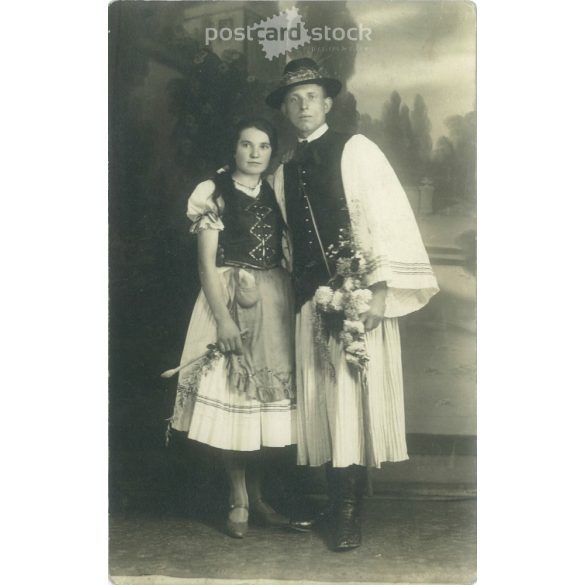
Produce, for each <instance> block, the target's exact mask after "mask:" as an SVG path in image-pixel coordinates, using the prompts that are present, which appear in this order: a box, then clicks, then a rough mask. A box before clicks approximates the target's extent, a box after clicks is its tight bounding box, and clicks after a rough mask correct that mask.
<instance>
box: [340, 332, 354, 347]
mask: <svg viewBox="0 0 585 585" xmlns="http://www.w3.org/2000/svg"><path fill="white" fill-rule="evenodd" d="M339 341H340V343H342V344H343V347H347V346H348V345H350V344H351V343H353V335H352V334H351V333H349V332H348V331H340V333H339Z"/></svg>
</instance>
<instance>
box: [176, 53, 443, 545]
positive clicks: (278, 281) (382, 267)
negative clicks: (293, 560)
mask: <svg viewBox="0 0 585 585" xmlns="http://www.w3.org/2000/svg"><path fill="white" fill-rule="evenodd" d="M340 90H341V83H340V82H339V81H338V80H335V79H331V78H329V77H326V76H324V75H323V74H322V73H321V71H320V70H319V68H318V66H317V64H316V63H315V62H314V61H312V60H311V59H306V58H303V59H297V60H295V61H291V62H290V63H289V64H288V65H287V66H286V68H285V70H284V75H283V79H282V82H281V84H280V86H279V87H278V89H277V90H275V91H274V92H272V93H271V94H270V95H269V96H268V97H267V99H266V102H267V104H268V105H269V106H271V107H273V108H277V109H280V110H281V111H282V113H283V114H284V115H285V116H286V117H287V119H288V120H289V121H290V122H291V124H292V125H293V126H294V127H295V129H296V131H297V136H298V145H297V148H296V150H295V152H294V154H293V155H292V156H291V157H290V159H289V160H288V161H287V162H285V163H284V164H281V165H280V166H279V167H278V169H277V170H276V173H275V175H274V178H273V182H272V186H271V185H270V184H269V183H268V182H267V181H266V180H264V179H263V178H262V177H263V174H264V173H265V171H266V169H267V168H268V166H269V163H270V161H271V157H272V156H273V155H274V154H275V153H276V150H277V137H276V134H275V132H274V130H273V128H272V127H271V126H270V125H269V124H268V123H267V122H266V121H264V120H252V121H248V122H244V123H242V124H240V125H239V127H238V128H237V132H236V135H235V141H234V145H233V153H234V157H233V158H234V160H233V165H232V166H230V168H229V170H225V171H220V172H218V173H217V174H216V175H215V177H214V178H213V179H211V180H208V181H204V182H203V183H201V184H199V185H197V187H196V189H195V191H194V192H193V194H192V195H191V197H190V199H189V203H188V211H187V215H188V216H189V218H190V219H191V220H192V221H193V225H192V228H191V231H192V232H193V233H195V234H197V241H198V266H199V274H200V277H201V286H202V293H201V294H200V296H199V298H198V299H197V302H196V304H195V308H194V311H193V315H192V318H191V322H190V325H189V329H188V333H187V339H186V343H185V348H184V351H183V355H182V358H181V365H185V364H188V363H189V362H190V361H192V360H194V359H195V358H196V357H197V356H200V355H202V354H203V353H205V351H206V348H207V346H208V344H211V343H215V342H217V343H218V346H219V349H220V350H221V351H222V352H223V353H224V354H225V355H224V356H223V357H221V358H220V359H219V360H217V361H215V362H214V363H213V365H212V366H211V367H210V368H208V369H207V370H206V371H205V372H204V373H203V374H201V373H199V374H198V375H194V374H193V370H192V369H190V368H189V367H187V368H185V369H183V370H182V371H181V372H180V377H179V384H178V391H177V401H176V405H175V413H174V416H173V422H172V425H173V428H175V429H177V430H179V431H187V433H188V437H189V438H190V439H192V440H196V441H199V442H202V443H206V444H208V445H211V446H213V447H216V448H218V449H219V451H218V452H219V453H221V456H222V457H223V461H224V464H225V469H226V471H227V476H228V478H229V483H230V512H229V515H228V519H227V531H228V533H229V534H230V535H231V536H233V537H236V538H243V537H244V535H245V534H246V531H247V528H248V520H249V516H250V517H251V519H252V520H254V519H256V520H258V521H260V522H261V523H263V524H264V525H276V526H283V527H285V526H288V527H293V528H296V529H310V527H311V526H312V525H313V524H314V523H315V522H317V521H318V520H320V519H322V518H324V517H326V516H327V517H329V518H330V519H331V520H332V526H333V531H332V548H333V550H337V551H343V550H349V549H352V548H355V547H357V546H359V545H360V544H361V529H360V507H361V506H360V504H361V500H362V496H363V494H364V490H365V484H366V468H367V466H374V467H380V466H381V464H382V463H383V462H385V461H403V460H405V459H407V458H408V455H407V452H406V441H405V428H404V398H403V386H402V367H401V355H400V338H399V332H398V323H397V317H400V316H401V315H405V314H407V313H410V312H412V311H415V310H417V309H420V308H421V307H423V306H424V305H425V304H426V303H427V302H428V301H429V299H430V298H431V297H432V296H433V295H434V294H435V293H436V292H437V291H438V287H437V283H436V280H435V277H434V275H433V271H432V269H431V266H430V264H429V259H428V256H427V254H426V251H425V248H424V245H423V243H422V240H421V237H420V234H419V231H418V228H417V225H416V222H415V219H414V216H413V213H412V210H411V208H410V206H409V204H408V200H407V197H406V195H405V193H404V190H403V188H402V186H401V185H400V183H399V181H398V179H397V177H396V175H395V173H394V171H393V170H392V168H391V166H390V164H389V163H388V161H387V160H386V158H385V156H384V155H383V154H382V152H381V151H380V150H379V149H378V147H377V146H376V145H375V144H373V143H372V142H371V141H369V140H368V139H367V138H365V137H364V136H362V135H359V134H357V135H353V136H351V135H346V134H340V133H337V132H333V131H332V130H330V129H329V128H328V126H327V123H326V116H327V113H328V112H329V111H330V109H331V107H332V105H333V98H334V97H335V96H336V95H337V94H338V93H339V91H340ZM340 232H346V233H347V232H349V233H351V234H352V236H353V237H354V239H355V241H357V242H359V245H360V249H361V251H362V252H363V254H364V255H365V256H366V257H367V258H368V274H367V283H366V284H367V286H368V287H369V289H370V290H371V292H372V296H371V301H370V303H369V308H368V310H367V311H365V312H364V313H363V314H362V315H361V320H362V322H363V325H364V328H365V331H366V336H365V337H366V349H367V352H368V355H369V362H368V364H367V366H366V377H365V379H367V383H366V387H364V386H363V385H362V384H361V383H360V381H359V380H358V379H357V377H356V376H355V375H354V373H353V372H352V371H351V369H350V367H349V365H348V363H347V362H346V358H345V353H344V351H343V349H342V347H341V345H340V343H339V341H337V340H336V339H333V338H332V339H330V340H329V350H330V351H329V353H330V359H329V360H328V361H329V364H325V363H324V360H323V357H322V354H321V352H320V351H319V349H318V347H317V344H316V343H315V339H314V335H315V325H314V301H313V296H314V294H315V291H316V290H317V288H318V287H319V286H322V285H326V284H327V283H328V281H329V279H330V274H329V272H330V270H331V266H328V264H327V262H328V261H327V260H326V254H325V251H326V250H327V249H328V247H329V246H336V245H337V244H338V240H339V234H340ZM285 266H286V267H287V268H288V269H285V268H284V267H285ZM291 276H292V278H291ZM331 365H333V368H334V375H333V376H332V375H331V372H330V366H331ZM293 444H296V445H297V462H298V464H299V465H311V466H321V465H325V468H326V475H327V483H328V492H329V505H328V506H327V508H326V510H324V511H323V512H322V513H321V514H320V515H319V516H318V517H316V518H311V519H306V520H296V521H294V522H289V521H288V520H287V519H286V518H285V517H284V516H282V515H281V514H279V513H278V512H276V511H275V510H274V509H272V508H271V507H270V506H269V505H268V504H267V503H266V502H265V501H264V500H263V498H262V492H261V477H262V472H263V469H262V463H261V454H262V448H263V447H284V446H287V445H293Z"/></svg>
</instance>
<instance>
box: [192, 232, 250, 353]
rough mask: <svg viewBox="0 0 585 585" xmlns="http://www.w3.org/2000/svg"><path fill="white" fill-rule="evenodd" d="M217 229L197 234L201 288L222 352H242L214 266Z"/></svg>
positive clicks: (240, 339)
mask: <svg viewBox="0 0 585 585" xmlns="http://www.w3.org/2000/svg"><path fill="white" fill-rule="evenodd" d="M218 238H219V231H218V230H210V229H209V230H201V231H200V232H199V233H198V234H197V244H198V258H197V260H198V267H199V278H200V279H201V288H202V289H203V293H204V294H205V298H206V299H207V302H208V303H209V307H210V308H211V312H212V313H213V316H214V317H215V321H216V323H217V341H218V345H219V349H220V350H221V351H222V352H227V351H233V352H234V353H237V354H238V355H239V354H241V353H242V338H241V336H240V330H239V329H238V326H237V325H236V324H235V322H234V320H233V319H232V317H231V315H230V313H229V311H228V308H227V306H226V304H225V300H224V295H223V290H222V285H221V282H220V279H219V273H218V271H217V268H216V265H215V263H216V254H217V245H218Z"/></svg>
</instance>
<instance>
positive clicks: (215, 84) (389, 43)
mask: <svg viewBox="0 0 585 585" xmlns="http://www.w3.org/2000/svg"><path fill="white" fill-rule="evenodd" d="M108 10H109V162H108V165H109V491H108V493H109V545H110V552H109V574H110V579H111V581H112V582H113V583H115V584H117V585H195V584H198V585H222V584H225V585H227V584H236V583H238V584H246V585H249V584H254V583H265V584H270V583H279V584H288V583H300V584H303V583H304V584H311V583H320V584H328V583H362V584H364V583H394V584H398V583H400V584H403V585H404V584H415V583H416V584H423V583H429V584H430V583H435V584H443V585H447V584H449V585H456V584H457V585H459V584H461V585H464V584H471V583H473V582H475V580H476V511H477V509H476V495H477V490H476V455H477V448H476V445H477V431H476V284H477V283H476V273H477V270H476V234H477V229H476V206H477V198H476V166H477V165H476V157H477V148H476V144H477V141H476V8H475V5H474V4H473V3H472V2H469V1H462V0H452V1H440V0H429V1H415V0H396V1H389V0H361V1H357V0H347V1H337V0H333V1H318V0H314V1H308V0H305V1H298V2H294V1H284V2H278V1H247V2H237V1H181V2H179V1H146V0H135V1H130V0H118V1H116V2H113V3H111V4H110V5H109V7H108Z"/></svg>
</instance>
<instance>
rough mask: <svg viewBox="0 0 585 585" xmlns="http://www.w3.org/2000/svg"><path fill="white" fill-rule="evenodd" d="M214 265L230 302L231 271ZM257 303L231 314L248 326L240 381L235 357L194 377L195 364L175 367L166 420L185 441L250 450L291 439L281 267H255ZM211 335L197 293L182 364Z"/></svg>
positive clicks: (286, 290) (287, 317)
mask: <svg viewBox="0 0 585 585" xmlns="http://www.w3.org/2000/svg"><path fill="white" fill-rule="evenodd" d="M219 270H220V278H221V280H222V283H223V285H224V286H223V292H224V301H225V302H226V304H228V305H231V306H233V303H234V302H235V300H234V296H235V290H236V286H237V284H236V282H237V278H238V270H241V269H235V268H231V267H224V268H221V269H219ZM246 272H247V273H248V275H249V274H251V275H253V277H254V279H255V281H256V287H257V291H258V295H259V299H260V300H259V301H258V303H257V304H256V305H254V306H253V307H251V308H243V307H241V306H237V307H236V310H235V312H234V318H235V320H236V322H237V324H238V326H239V327H240V330H244V329H245V330H247V331H248V333H247V337H246V338H245V342H244V345H245V347H246V351H247V355H249V356H250V357H251V360H250V362H251V364H249V365H251V372H250V374H251V375H249V376H247V377H246V380H245V383H242V379H241V377H240V378H238V377H237V376H234V375H233V373H234V363H233V360H239V359H240V358H236V357H235V356H231V357H225V356H223V357H220V358H219V359H218V360H215V361H213V362H212V363H211V365H210V367H209V368H208V369H206V370H205V371H204V373H203V374H202V375H201V373H199V374H197V375H196V372H197V369H196V368H189V367H188V368H185V369H184V370H182V371H181V372H180V373H179V382H178V387H177V399H176V401H175V410H174V414H173V417H172V419H171V425H172V427H173V428H174V429H176V430H179V431H187V436H188V438H190V439H193V440H196V441H199V442H202V443H206V444H208V445H211V446H213V447H218V448H220V449H229V450H234V451H255V450H258V449H260V447H262V446H265V447H284V446H286V445H291V444H294V443H296V405H295V400H294V397H295V388H294V371H293V370H294V354H293V352H294V341H293V335H294V333H293V327H294V316H293V309H292V307H293V299H292V289H291V283H290V276H289V275H288V273H287V272H286V271H285V270H283V269H281V268H274V269H270V270H254V269H250V268H246ZM216 341H217V327H216V323H215V319H214V317H213V314H212V312H211V309H210V307H209V304H208V302H207V299H206V298H205V294H204V293H203V292H201V293H200V295H199V297H198V299H197V302H196V303H195V308H194V310H193V315H192V317H191V322H190V324H189V329H188V331H187V338H186V341H185V347H184V349H183V354H182V357H181V365H183V364H186V363H188V362H190V361H191V360H194V359H195V358H197V357H198V356H200V355H202V354H204V353H205V351H206V349H207V346H208V344H212V343H215V342H216Z"/></svg>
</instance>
